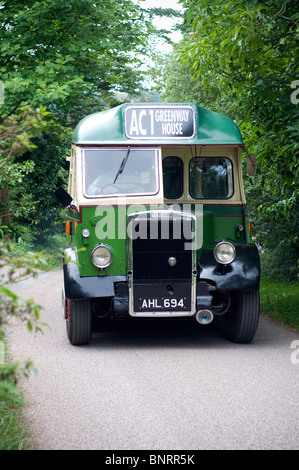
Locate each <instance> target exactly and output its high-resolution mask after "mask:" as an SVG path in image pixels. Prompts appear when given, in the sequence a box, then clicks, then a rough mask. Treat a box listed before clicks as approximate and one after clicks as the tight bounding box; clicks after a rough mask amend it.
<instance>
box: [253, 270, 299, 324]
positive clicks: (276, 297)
mask: <svg viewBox="0 0 299 470" xmlns="http://www.w3.org/2000/svg"><path fill="white" fill-rule="evenodd" d="M260 298H261V312H262V313H263V314H265V315H268V316H269V317H271V318H274V319H275V320H278V321H280V322H282V323H284V324H285V325H289V326H291V327H292V328H294V329H295V330H296V331H299V281H295V282H281V281H275V280H273V279H270V278H267V277H265V276H262V279H261V287H260Z"/></svg>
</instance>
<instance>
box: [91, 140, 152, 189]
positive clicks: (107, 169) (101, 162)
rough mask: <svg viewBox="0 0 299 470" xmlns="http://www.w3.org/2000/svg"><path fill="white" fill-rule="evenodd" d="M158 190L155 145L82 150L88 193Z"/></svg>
mask: <svg viewBox="0 0 299 470" xmlns="http://www.w3.org/2000/svg"><path fill="white" fill-rule="evenodd" d="M157 192H158V159H157V150H156V149H132V148H129V147H128V148H117V149H115V148H107V149H86V150H84V151H83V193H84V195H85V196H86V197H92V198H94V197H109V196H110V197H111V196H114V195H115V196H120V195H133V196H134V195H144V194H156V193H157Z"/></svg>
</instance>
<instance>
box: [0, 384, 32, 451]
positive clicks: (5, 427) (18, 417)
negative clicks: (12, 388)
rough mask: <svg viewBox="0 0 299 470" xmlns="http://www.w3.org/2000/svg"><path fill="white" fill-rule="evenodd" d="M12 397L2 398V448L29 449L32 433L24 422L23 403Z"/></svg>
mask: <svg viewBox="0 0 299 470" xmlns="http://www.w3.org/2000/svg"><path fill="white" fill-rule="evenodd" d="M16 393H18V395H19V396H18V400H16V398H15V397H14V398H13V399H12V398H11V397H10V398H9V399H6V400H3V401H2V400H0V450H29V449H30V447H31V444H30V433H29V431H28V430H27V428H26V426H25V425H24V423H23V422H22V416H23V415H22V412H23V403H22V400H21V395H20V392H18V391H16Z"/></svg>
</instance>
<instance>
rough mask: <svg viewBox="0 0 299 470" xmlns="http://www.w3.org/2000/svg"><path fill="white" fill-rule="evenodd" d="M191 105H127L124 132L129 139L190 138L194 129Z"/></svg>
mask: <svg viewBox="0 0 299 470" xmlns="http://www.w3.org/2000/svg"><path fill="white" fill-rule="evenodd" d="M194 122H195V119H194V109H193V108H192V107H191V106H159V107H158V106H142V107H141V106H129V107H127V108H126V109H125V132H126V136H127V137H129V138H130V139H153V138H159V139H170V138H171V139H190V138H191V137H193V136H194V129H195V124H194Z"/></svg>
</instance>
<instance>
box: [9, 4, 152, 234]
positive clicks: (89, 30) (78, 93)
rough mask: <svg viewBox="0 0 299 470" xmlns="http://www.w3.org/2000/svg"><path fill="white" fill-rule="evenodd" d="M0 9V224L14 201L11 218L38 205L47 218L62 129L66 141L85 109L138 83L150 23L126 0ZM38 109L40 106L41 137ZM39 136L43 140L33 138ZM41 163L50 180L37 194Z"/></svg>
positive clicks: (33, 211)
mask: <svg viewBox="0 0 299 470" xmlns="http://www.w3.org/2000/svg"><path fill="white" fill-rule="evenodd" d="M0 7H1V8H0V25H1V27H0V44H1V53H0V77H1V80H2V82H3V83H4V87H5V100H4V103H2V104H0V126H1V127H0V133H1V145H0V152H1V154H0V166H1V168H2V167H4V165H5V168H6V170H5V172H2V174H1V178H0V188H1V196H2V206H4V208H5V210H4V209H3V210H2V219H3V221H2V222H3V224H4V223H6V224H8V223H10V213H9V211H8V208H9V206H12V205H13V203H14V199H15V200H16V202H17V212H16V211H15V216H19V217H21V216H22V217H23V219H22V220H23V221H24V220H25V219H24V216H26V213H27V215H28V214H30V217H28V218H27V223H28V222H29V223H31V222H32V219H33V216H34V214H35V215H36V217H37V216H38V214H40V213H41V212H40V211H38V210H37V209H36V208H37V207H38V206H39V207H40V206H41V205H43V208H44V211H43V214H44V218H48V219H51V217H52V213H49V210H50V209H49V204H48V202H49V199H48V194H49V191H51V190H52V189H53V186H54V189H55V184H58V183H60V182H61V172H59V171H55V173H54V174H53V173H52V169H53V168H54V167H55V168H56V170H57V164H58V165H62V166H63V162H62V158H64V157H65V156H66V154H65V148H64V145H65V135H66V133H68V136H69V141H70V140H71V133H70V132H69V131H68V129H70V128H73V127H74V126H75V125H76V124H77V122H78V121H79V120H80V119H81V118H82V117H83V116H85V115H86V114H89V113H91V112H94V111H97V110H99V109H102V108H103V107H106V106H109V105H111V104H116V103H115V98H114V95H113V93H114V91H115V90H116V89H117V90H119V91H125V92H128V91H132V90H134V91H135V89H136V88H138V86H139V85H140V83H141V79H142V75H141V74H140V73H139V72H138V71H136V68H137V67H135V68H134V64H138V63H139V61H140V60H141V59H140V58H139V56H138V54H137V52H138V53H140V54H141V53H142V52H145V50H146V44H147V38H148V34H149V32H151V31H153V28H152V27H151V23H150V17H149V16H146V15H145V14H144V10H143V9H142V8H141V7H140V6H139V5H138V4H136V3H135V2H133V1H131V0H121V1H119V0H101V1H100V0H59V1H58V0H43V1H38V0H28V1H26V2H23V1H21V0H14V1H13V2H11V1H2V2H0ZM45 109H46V110H47V112H48V115H47V117H46V116H45ZM35 110H37V111H35ZM38 110H43V112H42V114H43V116H42V117H43V123H44V124H45V126H44V127H43V135H42V136H41V132H40V131H41V126H40V125H39V124H38V122H37V121H38V116H39V113H40V111H38ZM34 113H35V116H36V122H35V123H33V122H32V120H33V119H34ZM31 124H33V125H31ZM53 135H55V137H56V142H55V143H54V142H53ZM37 136H40V140H35V142H34V143H33V141H32V138H34V137H37ZM40 143H41V144H42V146H43V148H46V149H47V154H48V155H51V161H52V163H53V164H52V168H49V166H48V165H47V166H45V163H49V162H45V160H44V159H39V158H38V157H39V156H40V154H38V149H37V148H36V147H37V146H38V145H39V144H40ZM57 143H59V145H60V148H59V150H58V151H57ZM51 146H52V147H51ZM34 148H36V150H34ZM26 149H27V153H26V155H23V154H24V151H25V150H26ZM28 150H29V151H30V152H28ZM62 154H63V155H62ZM22 155H23V156H22ZM30 169H31V170H32V172H31V173H30ZM45 169H47V172H48V175H47V178H48V179H49V178H51V181H52V185H51V187H49V188H48V190H46V188H45V185H43V188H42V189H43V191H44V192H43V194H41V191H40V190H39V185H40V179H39V177H40V173H41V172H45ZM33 170H34V171H33ZM29 174H30V178H29V176H28V175H29ZM57 174H58V175H59V174H60V176H59V177H58V178H57ZM24 175H26V178H24V177H23V176H24ZM34 175H36V179H35V180H34V178H35V176H34ZM44 181H45V179H44ZM29 183H30V185H29ZM8 186H9V187H10V191H11V194H10V197H9V193H8ZM18 189H19V191H18ZM30 193H31V197H30V196H29V194H30ZM20 195H21V197H22V199H23V201H24V203H23V204H22V203H21V204H20V199H19V198H20ZM44 195H46V197H44ZM12 196H13V197H12ZM0 204H1V203H0ZM51 204H55V203H54V202H53V200H52V201H51ZM22 206H23V209H24V210H23V212H22V213H21V212H20V208H21V207H22ZM13 209H14V208H13ZM45 212H46V214H45ZM56 212H57V206H56ZM25 218H26V217H25ZM49 223H50V220H48V224H49ZM39 228H40V229H42V227H39Z"/></svg>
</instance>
